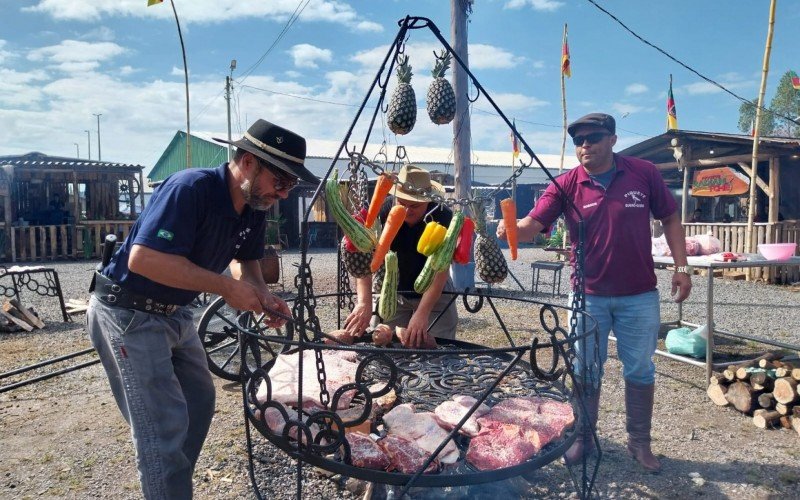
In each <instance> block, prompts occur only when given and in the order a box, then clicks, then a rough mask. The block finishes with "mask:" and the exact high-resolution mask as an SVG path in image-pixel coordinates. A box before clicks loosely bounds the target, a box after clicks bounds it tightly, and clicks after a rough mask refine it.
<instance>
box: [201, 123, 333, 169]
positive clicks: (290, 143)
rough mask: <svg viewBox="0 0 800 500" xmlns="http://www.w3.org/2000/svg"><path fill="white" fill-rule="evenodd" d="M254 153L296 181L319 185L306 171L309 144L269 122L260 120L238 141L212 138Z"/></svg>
mask: <svg viewBox="0 0 800 500" xmlns="http://www.w3.org/2000/svg"><path fill="white" fill-rule="evenodd" d="M213 139H214V140H215V141H217V142H223V143H225V144H232V145H234V146H236V147H237V148H242V149H244V150H245V151H248V152H250V153H253V154H254V155H256V156H258V157H259V158H261V159H263V160H266V161H267V162H269V163H270V164H271V165H274V166H275V167H277V168H279V169H280V170H283V171H284V172H287V173H289V174H291V175H293V176H295V177H299V178H300V179H302V180H304V181H306V182H310V183H312V184H318V183H319V179H318V178H317V176H316V175H314V174H312V173H311V171H310V170H308V169H307V168H306V167H305V160H306V140H305V139H304V138H303V137H301V136H299V135H297V134H295V133H294V132H292V131H291V130H287V129H285V128H283V127H280V126H278V125H275V124H274V123H270V122H268V121H266V120H260V119H259V120H257V121H256V122H255V123H254V124H253V125H251V126H250V128H249V129H247V132H245V133H244V137H242V138H241V139H239V140H238V141H228V140H226V139H219V138H217V137H214V138H213Z"/></svg>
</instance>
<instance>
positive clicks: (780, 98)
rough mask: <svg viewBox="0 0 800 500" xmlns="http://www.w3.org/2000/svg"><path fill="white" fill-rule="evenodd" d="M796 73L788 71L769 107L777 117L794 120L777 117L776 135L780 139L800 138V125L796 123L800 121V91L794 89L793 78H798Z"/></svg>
mask: <svg viewBox="0 0 800 500" xmlns="http://www.w3.org/2000/svg"><path fill="white" fill-rule="evenodd" d="M796 76H797V73H795V72H794V71H787V72H786V73H785V74H784V75H783V76H782V77H781V81H780V82H779V83H778V89H777V90H776V91H775V97H773V98H772V102H771V103H770V105H769V109H770V110H772V112H774V113H775V114H776V115H783V116H787V117H789V118H791V119H793V120H794V122H792V121H791V120H787V119H786V118H782V117H780V116H776V117H775V135H777V136H780V137H800V125H798V124H797V123H795V122H798V121H800V90H795V89H794V87H792V78H794V77H796Z"/></svg>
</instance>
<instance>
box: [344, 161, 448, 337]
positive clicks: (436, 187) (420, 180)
mask: <svg viewBox="0 0 800 500" xmlns="http://www.w3.org/2000/svg"><path fill="white" fill-rule="evenodd" d="M397 179H398V181H399V182H400V184H398V185H397V186H396V188H394V189H393V190H392V194H393V196H389V197H387V198H386V201H385V202H384V204H383V206H382V207H381V211H380V219H381V222H382V223H384V222H386V217H387V216H388V214H389V210H391V208H392V206H393V205H395V204H397V205H403V206H404V207H406V210H407V212H406V218H405V221H404V222H403V225H402V227H401V228H400V231H399V232H398V233H397V236H395V238H394V240H392V244H391V250H393V251H394V252H397V264H398V269H399V271H400V274H399V279H398V284H397V289H398V290H399V292H400V293H398V297H397V313H396V314H395V316H394V318H393V319H392V320H391V321H387V322H385V323H386V324H388V325H389V326H390V327H392V328H394V327H395V326H400V327H404V328H406V329H407V335H408V337H406V339H405V341H404V342H403V343H404V345H406V347H422V346H423V345H424V344H425V336H426V335H427V334H430V335H433V336H434V337H441V338H446V339H453V338H455V336H456V324H457V323H458V312H457V311H456V306H455V304H450V305H449V307H448V303H449V302H450V300H451V298H452V297H451V296H450V295H449V294H442V291H453V290H454V287H453V281H452V280H451V279H450V274H449V273H448V272H447V271H442V272H440V273H437V274H436V275H435V276H434V278H433V282H432V283H431V285H430V287H428V289H427V290H426V291H425V292H424V293H423V294H422V295H420V294H418V293H416V292H415V291H414V280H416V278H417V276H419V273H420V271H422V268H423V266H424V265H425V260H426V259H427V257H425V256H424V255H422V254H421V253H419V252H417V242H419V239H420V237H421V236H422V232H423V231H424V230H425V224H426V220H425V217H426V215H428V214H429V220H433V221H436V222H438V223H439V224H441V225H443V226H444V227H447V226H448V225H449V224H450V219H451V218H452V217H453V212H451V211H450V209H449V208H447V207H445V206H444V205H439V206H437V204H436V203H433V202H432V201H431V196H429V195H426V194H420V193H428V194H430V195H436V194H438V195H439V196H444V188H443V187H442V185H441V184H439V183H438V182H436V181H432V180H431V174H430V173H429V172H428V171H427V170H425V169H422V168H419V167H417V166H414V165H404V166H403V168H401V169H400V172H398V176H397ZM403 186H408V188H409V189H403ZM377 291H378V292H379V291H380V290H377ZM356 294H357V296H358V298H357V301H356V305H355V307H354V308H353V311H352V312H351V313H350V315H349V316H347V319H345V323H344V327H345V329H346V330H347V331H348V333H349V334H350V335H352V336H359V335H361V333H362V332H363V331H364V329H365V328H366V327H367V326H368V325H369V324H370V319H371V318H372V310H373V307H374V305H373V296H372V295H373V294H372V276H371V275H370V276H367V277H366V278H358V279H356ZM440 314H441V317H440V316H439V315H440ZM437 317H438V320H437V321H436V323H435V324H434V325H433V326H431V322H433V321H434V320H435V319H436V318H437ZM376 325H377V317H376V318H372V326H376ZM429 328H430V331H429ZM426 332H427V333H426Z"/></svg>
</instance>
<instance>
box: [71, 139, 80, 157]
mask: <svg viewBox="0 0 800 500" xmlns="http://www.w3.org/2000/svg"><path fill="white" fill-rule="evenodd" d="M72 144H74V145H75V158H78V159H80V157H81V148H80V146H78V143H77V142H73V143H72Z"/></svg>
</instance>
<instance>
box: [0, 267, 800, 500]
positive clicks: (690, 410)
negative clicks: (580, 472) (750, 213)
mask: <svg viewBox="0 0 800 500" xmlns="http://www.w3.org/2000/svg"><path fill="white" fill-rule="evenodd" d="M62 282H64V278H62ZM318 283H320V286H323V285H322V283H323V281H322V280H318ZM70 296H74V295H70ZM486 309H488V308H485V309H484V313H486V314H489V315H490V314H491V312H488V313H487V312H486ZM517 311H518V312H516V313H515V312H514V311H505V312H503V315H504V317H515V316H521V317H522V318H521V319H527V320H530V321H534V318H533V316H534V315H533V314H531V309H530V306H526V308H521V309H518V310H517ZM56 312H57V309H56ZM461 312H462V313H463V309H462V310H461ZM536 314H538V313H536ZM45 317H46V319H48V327H47V329H45V330H41V331H37V332H32V333H15V334H0V373H5V372H8V371H10V370H13V369H16V368H19V367H22V366H26V365H30V364H32V363H35V362H38V361H41V360H44V359H49V358H52V357H54V356H57V355H61V354H66V353H70V352H75V351H78V350H81V349H85V348H87V347H90V344H89V342H88V339H87V338H86V336H85V332H84V329H83V325H82V322H83V320H84V319H83V316H77V317H76V322H75V323H61V322H60V318H59V317H58V315H57V314H54V313H52V312H50V314H49V315H46V316H45ZM486 317H490V316H486ZM486 317H484V318H486ZM471 321H474V323H472V326H469V327H467V326H465V327H464V328H465V330H468V331H465V332H464V337H463V339H464V340H472V341H479V342H481V343H485V344H492V343H496V342H499V341H500V340H502V335H501V334H500V333H498V331H497V330H491V329H486V328H484V327H482V326H481V325H484V324H485V323H484V322H485V321H488V319H472V320H471ZM467 325H469V322H468V323H467ZM513 330H514V328H513V327H512V331H513ZM519 335H520V336H522V335H524V332H520V333H519ZM520 338H521V337H520ZM610 351H611V352H610V358H609V361H608V363H607V365H606V378H605V382H604V386H603V391H604V392H603V397H602V405H601V413H600V422H599V434H600V439H601V445H602V450H603V456H602V461H601V465H600V470H599V474H598V476H597V484H596V486H597V493H598V494H599V495H600V496H601V497H603V498H676V499H678V498H680V499H682V498H695V497H704V498H736V499H751V498H752V499H768V498H769V499H771V498H776V499H777V498H800V436H799V435H798V434H797V433H795V432H794V431H787V430H778V429H772V430H762V429H758V428H756V427H755V426H754V425H753V424H752V422H751V419H750V418H748V417H745V416H743V415H741V414H739V413H737V412H736V411H734V410H732V409H729V408H719V407H717V406H714V405H713V404H712V403H711V402H710V401H709V400H708V398H707V396H706V394H705V387H704V384H703V380H704V371H703V369H701V368H697V367H692V366H689V365H686V364H681V363H677V362H675V361H672V360H669V359H666V358H663V357H657V358H656V366H657V370H658V374H657V390H656V411H655V423H654V429H653V449H654V451H655V453H656V454H657V455H658V456H659V457H660V459H661V460H662V463H663V466H664V467H663V471H662V472H661V473H660V474H647V473H645V472H644V471H643V470H642V469H641V468H640V467H639V466H638V465H637V464H636V463H634V461H633V460H632V459H630V458H629V457H628V455H627V453H626V450H625V409H624V403H623V401H624V396H623V395H624V382H623V380H622V378H621V375H620V363H619V362H618V360H617V358H616V353H615V352H614V349H613V348H611V349H610ZM81 359H91V357H87V358H81ZM16 380H19V378H15V377H10V378H9V379H4V380H2V381H0V385H3V384H6V383H8V382H11V381H16ZM215 383H216V387H217V410H216V415H215V419H214V422H213V424H212V428H211V432H210V435H209V437H208V440H207V442H206V445H205V447H204V450H203V453H202V455H201V458H200V462H199V463H198V466H197V470H196V473H195V484H196V498H200V499H233V498H253V497H254V494H253V490H252V486H251V481H250V478H249V477H248V461H247V452H246V445H245V437H244V426H243V414H242V403H241V392H240V390H239V387H238V385H236V384H232V383H229V382H226V381H223V380H221V379H218V378H215ZM259 438H260V436H256V442H257V446H256V459H257V464H258V467H261V468H262V469H263V467H267V470H269V471H270V472H269V475H270V477H264V476H262V477H258V478H257V481H258V483H259V484H260V487H262V488H263V489H262V493H263V494H265V496H267V497H270V498H294V496H295V489H294V479H293V477H294V476H293V475H294V473H295V471H296V469H295V467H294V465H293V462H291V461H289V460H288V459H286V457H284V456H283V455H282V454H281V453H280V452H278V451H277V450H276V449H275V448H274V447H272V446H271V445H269V444H268V443H266V442H265V441H264V440H263V438H260V439H259ZM309 469H310V468H307V476H306V477H307V478H308V481H307V482H306V484H305V485H304V490H303V496H304V497H306V498H342V497H348V498H353V497H355V496H356V495H357V496H361V495H362V492H363V488H364V485H363V484H358V483H357V482H354V481H347V480H346V478H341V477H339V476H333V477H332V478H327V477H324V476H322V475H319V474H316V473H314V472H313V471H311V470H309ZM279 476H281V477H279ZM278 479H281V481H278ZM498 491H500V492H501V493H498ZM498 495H500V496H501V497H508V498H513V497H526V498H567V497H574V496H575V493H574V487H573V485H572V483H571V480H570V476H569V472H568V470H567V468H566V467H564V466H563V465H562V464H561V463H559V462H553V463H552V464H550V465H548V466H546V467H544V468H542V469H539V470H537V471H534V472H531V473H529V474H526V475H525V476H524V477H521V478H516V479H513V480H510V481H506V482H504V484H503V485H502V488H501V489H500V490H497V489H492V488H491V487H487V488H485V489H482V490H481V489H478V490H469V491H468V490H463V489H462V490H448V491H445V490H442V491H437V490H433V489H431V490H425V491H422V492H419V491H417V492H416V493H415V496H418V497H421V498H466V497H470V498H489V497H493V498H496V497H497V496H498ZM139 497H140V492H139V485H138V479H137V473H136V467H135V463H134V456H133V449H132V445H131V443H130V435H129V430H128V427H127V425H126V424H125V422H124V420H123V419H122V418H121V416H120V413H119V411H118V409H117V408H116V405H115V403H114V401H113V399H112V397H111V393H110V391H109V389H108V384H107V381H106V378H105V375H104V373H103V371H102V369H101V368H100V366H99V365H93V366H91V367H88V368H84V369H81V370H77V371H74V372H71V373H68V374H65V375H62V376H59V377H56V378H52V379H49V380H45V381H42V382H38V383H36V384H32V385H28V386H25V387H21V388H18V389H14V390H11V391H7V392H3V393H0V498H68V499H82V498H119V499H127V498H139Z"/></svg>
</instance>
